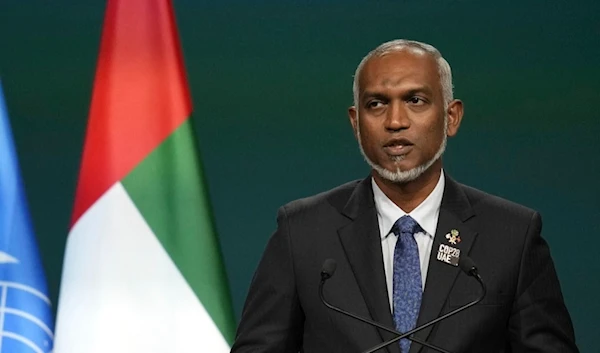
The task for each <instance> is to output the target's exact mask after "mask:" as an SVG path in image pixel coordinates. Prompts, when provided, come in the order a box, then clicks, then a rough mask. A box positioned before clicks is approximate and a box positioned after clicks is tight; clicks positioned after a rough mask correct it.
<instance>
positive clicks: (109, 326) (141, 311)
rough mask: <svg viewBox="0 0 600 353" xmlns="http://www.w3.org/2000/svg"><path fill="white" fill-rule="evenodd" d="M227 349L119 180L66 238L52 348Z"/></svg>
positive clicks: (122, 352)
mask: <svg viewBox="0 0 600 353" xmlns="http://www.w3.org/2000/svg"><path fill="white" fill-rule="evenodd" d="M81 352H86V353H106V352H111V353H137V352H144V353H184V352H186V353H187V352H211V353H218V352H229V347H228V344H227V342H226V341H225V339H224V338H223V336H222V335H221V333H220V331H219V330H218V328H217V327H216V326H215V325H214V323H213V321H212V319H211V317H210V316H209V314H208V313H207V312H206V310H205V309H204V307H203V306H202V304H201V303H200V301H199V300H198V298H197V297H196V295H195V294H194V292H193V291H192V289H191V287H190V286H189V285H188V283H187V282H186V280H185V279H184V278H183V276H182V275H181V273H180V272H179V270H178V269H177V267H176V266H175V264H174V263H173V261H172V260H171V258H170V257H169V255H168V254H167V252H166V251H165V250H164V248H163V247H162V245H161V244H160V242H159V241H158V239H157V238H156V236H155V235H154V233H153V232H152V230H151V229H150V228H149V226H148V224H147V223H146V221H145V220H144V218H143V217H142V215H141V214H140V213H139V211H138V209H137V208H136V206H135V205H134V203H133V202H132V200H131V199H130V197H129V195H128V194H127V192H126V190H125V189H124V188H123V186H122V185H121V184H120V183H117V184H115V185H114V186H113V187H111V189H110V190H108V191H107V192H106V193H105V194H104V195H103V196H102V197H101V198H100V199H99V200H98V201H97V202H96V203H95V204H94V205H93V206H92V207H91V208H90V209H89V210H88V211H87V212H86V213H85V214H84V215H83V216H82V217H81V218H80V219H79V221H78V222H77V223H76V224H75V226H74V227H73V228H72V230H71V232H70V234H69V237H68V240H67V248H66V254H65V263H64V270H63V276H62V284H61V292H60V300H59V307H58V317H57V328H56V341H55V346H54V353H81Z"/></svg>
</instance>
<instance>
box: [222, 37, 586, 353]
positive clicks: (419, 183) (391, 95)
mask: <svg viewBox="0 0 600 353" xmlns="http://www.w3.org/2000/svg"><path fill="white" fill-rule="evenodd" d="M349 116H350V123H351V124H352V128H353V129H354V133H355V135H356V138H357V140H358V142H359V146H360V149H361V152H362V154H363V156H364V157H365V159H366V160H367V162H368V163H369V164H370V165H371V167H372V169H373V170H372V173H371V176H370V177H369V178H367V179H365V180H362V181H355V182H351V183H348V184H345V185H342V186H339V187H337V188H335V189H333V190H330V191H327V192H325V193H322V194H319V195H316V196H313V197H310V198H307V199H303V200H298V201H295V202H292V203H290V204H288V205H285V206H284V207H282V208H281V209H280V210H279V215H278V229H277V231H276V232H275V234H274V235H273V236H272V238H271V239H270V241H269V243H268V245H267V248H266V250H265V253H264V255H263V258H262V260H261V262H260V264H259V266H258V269H257V271H256V274H255V276H254V279H253V281H252V284H251V287H250V291H249V293H248V298H247V301H246V305H245V308H244V312H243V315H242V319H241V322H240V325H239V328H238V333H237V338H236V342H235V344H234V346H233V348H232V352H236V353H242V352H278V353H279V352H290V353H291V352H299V351H300V352H306V353H309V352H311V353H312V352H361V351H364V350H366V349H368V348H370V347H372V346H375V345H377V344H379V343H381V342H384V341H387V340H389V339H392V338H394V337H395V336H394V335H393V334H390V333H387V332H386V331H384V330H380V329H377V328H374V327H372V326H370V325H367V324H365V323H362V322H359V321H358V320H355V319H352V318H348V317H346V316H343V315H341V314H339V313H337V312H334V311H332V310H329V309H327V308H326V307H325V306H324V305H323V304H322V302H321V301H320V299H319V294H318V286H319V281H320V271H321V266H322V264H323V263H324V261H325V260H326V259H335V260H336V262H337V270H336V272H335V276H333V277H332V278H331V279H330V280H329V281H328V282H327V286H326V287H325V291H324V293H325V296H326V298H327V299H328V300H329V301H330V302H332V303H334V304H335V305H337V306H339V307H342V308H345V309H347V310H350V311H352V312H354V313H356V314H358V315H360V316H363V317H368V318H372V319H373V320H375V321H377V322H380V323H382V324H383V325H385V326H388V327H391V328H395V329H397V330H398V331H401V332H406V331H409V330H410V329H412V328H414V327H415V326H417V325H420V324H422V323H425V322H427V321H429V320H432V319H434V318H436V317H438V316H440V315H443V314H444V313H447V312H449V311H451V310H453V309H455V308H457V307H459V306H461V305H463V304H465V303H468V302H469V301H472V300H473V299H474V298H476V297H477V296H478V295H479V293H480V288H479V285H478V284H477V282H476V281H475V280H474V279H473V278H471V277H469V276H467V275H466V274H464V273H463V272H461V270H460V269H459V268H458V267H456V266H453V264H449V262H451V263H454V262H455V260H456V258H457V257H458V256H459V255H460V254H468V256H469V257H470V258H472V259H473V260H474V262H475V263H476V264H477V265H478V269H479V273H480V274H481V276H482V277H483V279H484V281H485V283H486V285H487V295H486V296H485V298H484V299H483V301H482V302H480V303H479V304H477V305H475V306H474V307H471V308H469V309H467V310H465V311H463V312H461V313H459V314H457V315H455V316H453V317H450V318H448V319H447V320H444V321H441V322H439V323H438V324H436V325H434V326H433V327H429V328H428V329H425V330H422V331H419V332H418V333H416V334H415V335H414V336H413V337H415V338H416V339H420V340H421V341H427V342H428V343H431V344H434V345H436V346H438V347H441V348H443V349H446V350H447V351H449V352H453V353H459V352H474V353H496V352H498V353H499V352H557V353H558V352H560V353H570V352H577V347H576V346H575V338H574V333H573V328H572V324H571V320H570V318H569V314H568V312H567V310H566V308H565V305H564V302H563V298H562V294H561V290H560V286H559V283H558V279H557V276H556V272H555V269H554V265H553V263H552V259H551V257H550V254H549V250H548V247H547V244H546V242H545V241H544V240H543V239H542V238H541V236H540V231H541V219H540V216H539V214H538V213H537V212H535V211H533V210H530V209H527V208H525V207H523V206H520V205H517V204H514V203H511V202H509V201H506V200H503V199H500V198H498V197H495V196H491V195H488V194H485V193H483V192H481V191H478V190H475V189H473V188H470V187H467V186H464V185H461V184H458V183H457V182H455V181H454V180H452V179H451V178H450V177H449V176H448V175H447V174H445V173H444V171H443V169H442V159H441V156H442V154H443V152H444V149H445V146H446V138H447V137H449V136H450V137H452V136H454V135H456V133H457V131H458V128H459V126H460V123H461V120H462V116H463V104H462V102H461V101H460V100H456V99H453V96H452V75H451V70H450V66H449V65H448V63H447V62H446V60H444V59H443V58H442V56H441V54H440V53H439V52H438V51H437V49H435V48H434V47H432V46H430V45H428V44H424V43H419V42H414V41H407V40H396V41H392V42H388V43H384V44H382V45H380V46H379V47H378V48H376V49H374V50H373V51H372V52H371V53H369V54H368V55H367V56H366V57H365V58H364V59H363V60H362V62H361V63H360V64H359V66H358V68H357V70H356V74H355V77H354V106H352V107H350V108H349ZM385 350H387V351H388V352H390V353H392V352H393V353H399V352H401V353H408V352H410V353H416V352H423V353H424V352H433V350H431V349H428V348H424V347H422V346H421V345H420V344H418V343H411V342H410V341H409V340H406V339H403V340H401V341H400V342H399V343H394V344H392V345H389V346H387V347H386V348H385V349H383V350H381V351H385Z"/></svg>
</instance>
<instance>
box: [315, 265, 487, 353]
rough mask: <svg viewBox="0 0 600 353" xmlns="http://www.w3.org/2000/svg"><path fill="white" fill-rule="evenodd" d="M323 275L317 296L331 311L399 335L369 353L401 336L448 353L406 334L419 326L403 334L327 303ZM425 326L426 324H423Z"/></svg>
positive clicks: (442, 352) (446, 352)
mask: <svg viewBox="0 0 600 353" xmlns="http://www.w3.org/2000/svg"><path fill="white" fill-rule="evenodd" d="M323 277H324V276H321V283H320V284H319V296H320V297H321V301H322V302H323V304H325V306H326V307H328V308H329V309H331V310H333V311H336V312H338V313H340V314H343V315H346V316H350V317H351V318H354V319H356V320H358V321H362V322H364V323H367V324H370V325H373V326H375V327H378V328H380V329H382V330H385V331H387V332H390V333H393V334H395V335H399V336H398V337H396V338H395V339H394V340H392V341H388V342H384V343H385V344H384V345H383V346H381V347H378V348H376V349H375V350H371V351H369V353H372V352H375V351H377V350H378V349H381V348H383V347H385V346H387V345H389V344H392V343H394V342H396V341H397V340H400V339H402V338H408V339H409V340H411V341H413V342H415V343H418V344H420V345H423V346H425V347H428V348H431V349H433V350H435V351H438V352H441V353H450V352H448V351H447V350H444V349H442V348H439V347H436V346H434V345H431V344H429V343H427V342H424V341H421V340H420V339H418V338H414V337H407V336H408V335H410V334H412V333H414V332H415V331H419V330H420V329H421V328H419V330H412V331H409V332H408V333H404V334H403V333H400V332H398V331H396V330H393V329H391V328H388V327H386V326H384V325H382V324H380V323H378V322H375V321H373V320H370V319H367V318H363V317H360V316H358V315H356V314H353V313H351V312H348V311H344V310H342V309H340V308H338V307H336V306H333V305H331V304H330V303H329V302H328V301H327V300H326V299H325V296H324V295H323V286H324V284H325V281H326V280H327V279H328V278H323ZM475 304H476V303H475ZM473 305H474V304H473ZM436 322H437V321H436ZM425 327H427V326H425ZM425 327H423V328H425Z"/></svg>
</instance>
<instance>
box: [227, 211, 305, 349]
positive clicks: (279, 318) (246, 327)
mask: <svg viewBox="0 0 600 353" xmlns="http://www.w3.org/2000/svg"><path fill="white" fill-rule="evenodd" d="M277 224H278V227H277V230H276V231H275V233H274V234H273V236H272V237H271V239H270V240H269V242H268V244H267V247H266V249H265V252H264V253H263V256H262V259H261V260H260V262H259V265H258V268H257V270H256V272H255V274H254V278H253V279H252V283H251V284H250V289H249V291H248V296H247V298H246V303H245V305H244V310H243V312H242V318H241V321H240V324H239V326H238V330H237V334H236V339H235V342H234V344H233V347H232V349H231V352H232V353H245V352H252V353H268V352H269V353H270V352H273V353H275V352H276V353H297V352H298V351H299V350H300V348H301V345H302V336H303V326H304V313H303V311H302V308H301V306H300V303H299V300H298V295H297V291H296V283H295V277H294V264H293V261H294V260H293V256H292V250H291V239H290V234H289V232H290V230H289V226H288V218H287V214H286V211H285V209H284V208H281V209H280V210H279V213H278V217H277Z"/></svg>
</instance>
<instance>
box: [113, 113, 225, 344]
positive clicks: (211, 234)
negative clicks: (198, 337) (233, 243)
mask: <svg viewBox="0 0 600 353" xmlns="http://www.w3.org/2000/svg"><path fill="white" fill-rule="evenodd" d="M190 120H191V119H188V120H187V121H186V122H185V123H183V124H182V125H181V126H180V127H179V128H177V130H175V132H173V134H171V135H170V136H169V137H168V138H167V139H166V140H165V141H164V142H163V143H162V144H161V145H159V146H158V147H157V148H156V149H155V150H154V151H153V152H152V153H151V154H150V155H148V157H147V158H146V159H144V160H143V161H142V162H141V163H140V164H139V165H138V166H137V167H136V168H135V169H134V170H133V171H132V172H131V173H130V174H129V175H128V176H127V177H126V178H125V179H124V180H123V181H122V183H123V186H124V187H125V189H126V190H127V192H128V193H129V195H130V197H131V198H132V200H133V202H134V203H135V205H136V206H137V207H138V209H139V211H140V213H141V214H142V216H143V217H144V218H145V219H146V222H147V223H148V224H149V225H150V228H151V229H152V230H153V232H154V234H156V236H157V238H158V239H159V240H160V242H161V243H162V244H163V246H164V248H165V249H166V251H167V253H168V254H169V256H171V258H172V259H173V262H174V263H175V264H176V265H177V267H178V268H179V270H180V271H181V273H182V275H183V277H184V278H185V279H186V280H187V282H188V283H189V284H190V286H191V287H192V289H193V290H194V292H195V293H196V295H197V296H198V298H199V299H200V301H201V302H202V305H203V306H204V307H205V308H206V310H207V311H208V313H209V314H210V316H211V317H212V319H213V321H214V322H215V324H216V325H217V327H218V328H219V330H220V331H221V333H222V334H223V337H225V339H226V340H227V341H228V342H229V344H232V343H233V339H234V336H235V321H234V315H233V310H232V307H231V298H230V293H229V285H228V282H227V275H226V273H225V269H224V265H223V262H222V256H221V251H220V246H219V242H218V239H217V233H216V231H215V227H214V222H213V215H212V211H211V207H210V202H209V197H208V189H207V187H206V183H205V180H204V175H203V171H202V164H201V162H200V158H199V155H198V153H197V150H196V143H195V139H194V133H193V129H192V125H191V122H190Z"/></svg>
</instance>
